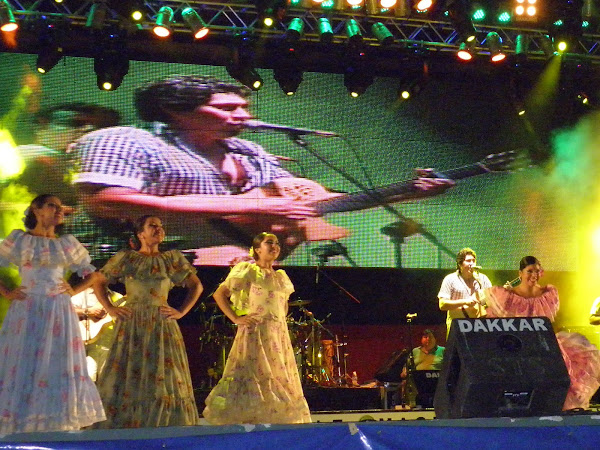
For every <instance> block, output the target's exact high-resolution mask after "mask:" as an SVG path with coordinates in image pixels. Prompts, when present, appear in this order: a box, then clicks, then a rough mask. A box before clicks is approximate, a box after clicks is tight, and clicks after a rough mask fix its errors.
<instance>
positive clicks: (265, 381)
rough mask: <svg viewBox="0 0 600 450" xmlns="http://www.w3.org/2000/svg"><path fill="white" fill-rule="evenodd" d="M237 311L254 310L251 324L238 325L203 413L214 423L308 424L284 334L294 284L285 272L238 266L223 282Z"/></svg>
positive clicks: (285, 333)
mask: <svg viewBox="0 0 600 450" xmlns="http://www.w3.org/2000/svg"><path fill="white" fill-rule="evenodd" d="M223 284H224V285H225V286H227V288H228V289H229V291H230V292H231V299H230V300H231V302H232V304H233V306H234V309H236V310H237V311H238V312H239V311H242V312H243V313H255V314H257V316H258V317H259V319H260V321H259V323H258V325H256V326H254V327H247V326H243V327H239V328H238V330H237V333H236V336H235V339H234V341H233V346H232V348H231V351H230V353H229V357H228V358H227V363H226V364H225V370H224V372H223V377H222V378H221V380H220V381H219V383H218V384H217V386H215V388H214V389H213V390H212V391H211V393H210V394H209V395H208V397H207V399H206V408H205V409H204V412H203V416H204V417H205V418H206V420H207V421H208V422H209V423H211V424H214V425H224V424H236V423H249V424H258V423H278V424H281V423H284V424H287V423H309V422H310V411H309V409H308V405H307V403H306V399H305V398H304V394H303V392H302V385H301V383H300V376H299V374H298V367H297V365H296V360H295V357H294V351H293V349H292V344H291V341H290V336H289V332H288V327H287V322H286V315H287V301H288V298H289V296H290V294H291V293H292V292H293V291H294V287H293V285H292V283H291V281H290V279H289V278H288V276H287V274H286V273H285V272H284V271H283V270H278V271H276V272H273V271H264V270H263V269H261V268H260V267H258V266H257V265H256V264H252V263H248V262H242V263H239V264H238V265H236V266H235V267H234V268H233V269H232V270H231V272H230V273H229V276H228V277H227V279H226V280H225V281H224V282H223Z"/></svg>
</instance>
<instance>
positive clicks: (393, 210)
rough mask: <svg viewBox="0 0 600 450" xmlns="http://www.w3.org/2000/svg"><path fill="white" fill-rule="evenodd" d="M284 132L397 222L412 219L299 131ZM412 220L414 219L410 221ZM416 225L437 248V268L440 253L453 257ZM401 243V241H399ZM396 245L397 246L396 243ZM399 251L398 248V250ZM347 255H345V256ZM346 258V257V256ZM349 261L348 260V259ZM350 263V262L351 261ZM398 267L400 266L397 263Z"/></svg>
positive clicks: (445, 248)
mask: <svg viewBox="0 0 600 450" xmlns="http://www.w3.org/2000/svg"><path fill="white" fill-rule="evenodd" d="M286 134H287V135H288V137H289V138H290V139H291V140H292V141H293V142H294V143H295V144H297V145H299V146H300V147H302V148H304V149H305V150H306V151H307V152H308V153H309V154H311V155H312V156H314V157H315V158H317V159H318V160H319V161H321V162H322V163H323V164H325V165H326V166H327V167H329V168H330V169H332V170H333V171H334V172H336V173H338V174H339V175H341V176H342V177H343V178H344V179H345V180H347V181H349V182H350V183H352V184H353V185H354V186H356V187H357V188H358V189H360V190H361V191H362V192H364V193H365V194H367V195H368V196H369V197H371V199H372V200H373V201H374V202H376V203H377V204H378V205H379V206H381V207H382V208H384V209H385V210H386V211H387V212H389V213H390V214H392V215H393V216H395V217H396V218H397V219H398V220H399V222H407V221H412V219H410V218H408V217H406V216H405V215H403V214H402V213H401V212H400V211H398V210H397V209H396V208H394V207H393V206H392V205H390V203H389V202H388V201H387V200H386V199H385V198H384V197H382V196H381V195H379V194H377V193H375V192H373V189H374V187H373V186H371V187H370V188H369V187H368V186H366V185H364V184H363V183H361V182H360V181H358V180H357V179H356V178H355V177H353V176H352V175H350V174H349V173H347V172H346V171H345V170H343V169H341V168H339V167H337V166H336V165H334V164H333V163H331V162H330V161H328V160H327V159H326V158H324V157H323V156H321V155H320V154H319V153H318V152H317V151H315V150H314V149H313V148H312V147H311V146H310V145H309V143H308V142H307V141H306V140H305V139H304V138H303V137H302V136H303V134H301V133H300V132H294V131H292V130H288V131H287V132H286ZM340 138H341V139H342V140H343V141H344V142H346V144H347V145H348V146H349V147H350V148H352V146H351V145H350V144H349V143H348V140H347V139H345V138H344V137H340ZM364 172H365V176H366V178H367V180H369V177H368V174H367V173H366V171H364ZM369 184H371V185H372V182H371V181H370V180H369ZM412 222H414V221H412ZM415 223H416V224H417V225H418V233H419V234H421V236H423V237H424V238H426V239H427V240H428V241H430V242H431V243H432V244H433V245H435V246H436V247H437V249H438V268H441V254H442V253H446V254H448V255H449V256H450V257H452V258H454V257H455V252H452V251H451V250H450V249H448V248H447V247H446V246H444V245H443V244H442V243H441V242H440V241H439V239H438V238H437V237H436V236H434V235H433V234H432V233H430V232H429V231H426V230H425V227H424V226H423V225H421V224H418V223H417V222H415ZM400 243H401V242H400ZM396 246H397V247H398V244H396ZM397 251H399V248H398V250H397ZM346 257H347V256H346ZM347 258H348V257H347ZM399 258H400V256H399V255H397V256H396V262H397V263H398V262H399ZM349 262H350V261H349ZM351 264H352V263H351ZM398 268H401V266H400V265H399V266H398Z"/></svg>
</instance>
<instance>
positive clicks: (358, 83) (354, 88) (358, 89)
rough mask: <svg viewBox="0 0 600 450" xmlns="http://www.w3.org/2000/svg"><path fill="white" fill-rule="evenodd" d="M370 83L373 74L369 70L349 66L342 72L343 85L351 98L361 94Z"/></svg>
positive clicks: (371, 82)
mask: <svg viewBox="0 0 600 450" xmlns="http://www.w3.org/2000/svg"><path fill="white" fill-rule="evenodd" d="M372 84H373V75H372V74H371V71H369V70H357V69H356V68H354V67H349V68H347V69H346V71H345V72H344V86H346V89H347V90H348V93H349V94H350V96H351V97H353V98H357V97H360V96H361V95H363V94H364V93H365V92H366V90H367V89H368V88H369V86H371V85H372Z"/></svg>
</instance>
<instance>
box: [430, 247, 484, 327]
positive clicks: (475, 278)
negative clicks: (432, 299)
mask: <svg viewBox="0 0 600 450" xmlns="http://www.w3.org/2000/svg"><path fill="white" fill-rule="evenodd" d="M476 263H477V255H476V254H475V251H474V250H472V249H470V248H468V247H467V248H463V249H462V250H460V251H459V252H458V254H457V255H456V268H457V270H456V272H453V273H451V274H448V275H446V277H445V278H444V281H442V287H441V288H440V292H439V293H438V300H439V305H440V309H441V310H442V311H448V315H447V317H446V327H447V332H450V325H451V324H452V319H457V318H459V319H464V318H476V317H481V316H482V315H484V314H485V310H484V308H483V306H482V305H481V304H479V303H478V302H477V301H476V300H475V299H474V298H473V297H472V296H473V294H474V293H475V292H477V291H480V290H482V289H486V288H489V287H492V283H491V282H490V279H489V278H488V277H487V276H486V275H484V274H482V273H479V269H480V268H479V267H478V266H477V265H476Z"/></svg>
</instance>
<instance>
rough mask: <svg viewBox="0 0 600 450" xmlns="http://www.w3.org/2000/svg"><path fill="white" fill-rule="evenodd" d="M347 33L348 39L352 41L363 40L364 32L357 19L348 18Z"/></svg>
mask: <svg viewBox="0 0 600 450" xmlns="http://www.w3.org/2000/svg"><path fill="white" fill-rule="evenodd" d="M346 35H347V36H348V41H350V42H351V43H359V42H362V39H363V37H362V33H361V31H360V25H358V22H357V21H356V20H355V19H348V20H346Z"/></svg>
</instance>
